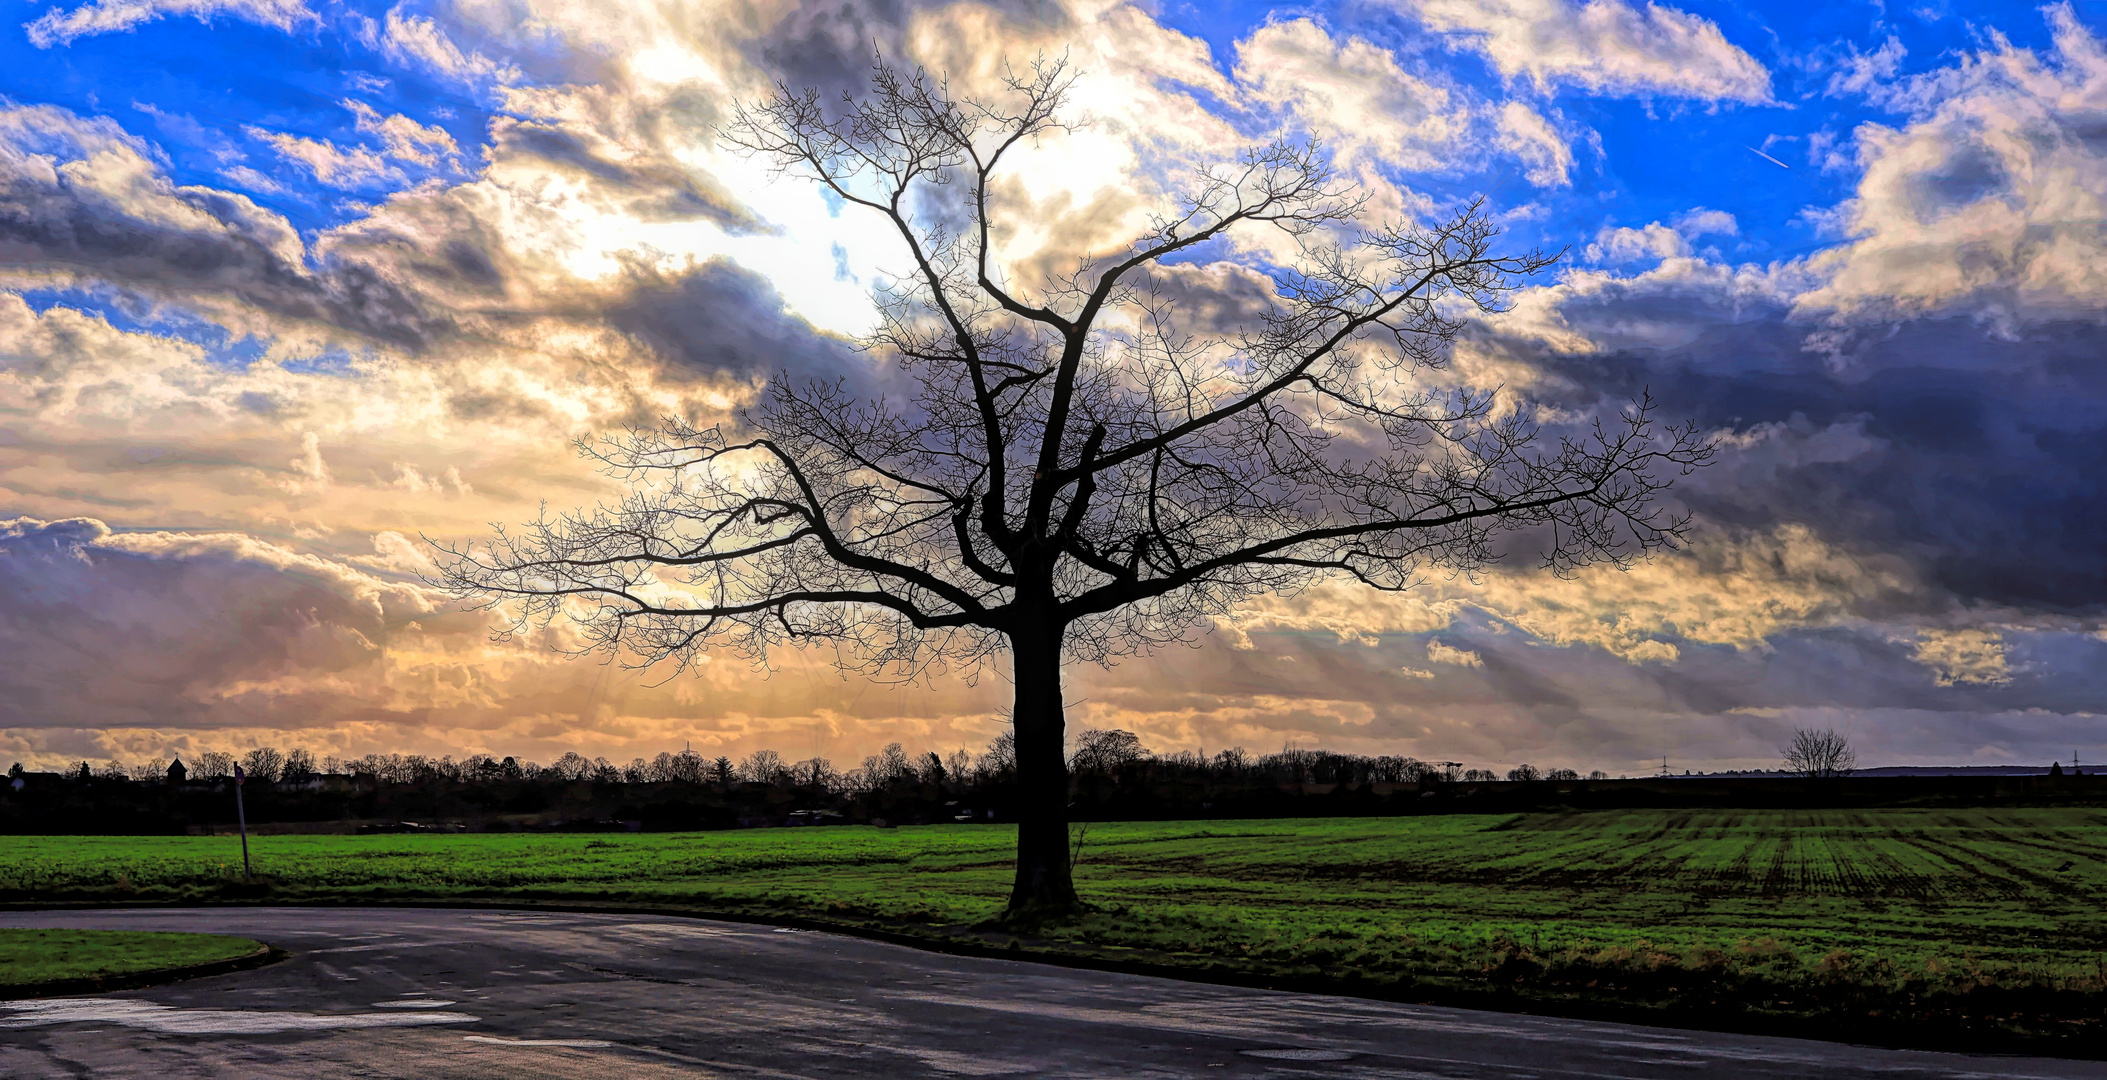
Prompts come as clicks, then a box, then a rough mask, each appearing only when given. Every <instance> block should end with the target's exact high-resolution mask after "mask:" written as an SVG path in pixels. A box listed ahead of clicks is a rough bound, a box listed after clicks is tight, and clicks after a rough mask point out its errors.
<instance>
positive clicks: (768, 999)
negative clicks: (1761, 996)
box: [0, 908, 2107, 1080]
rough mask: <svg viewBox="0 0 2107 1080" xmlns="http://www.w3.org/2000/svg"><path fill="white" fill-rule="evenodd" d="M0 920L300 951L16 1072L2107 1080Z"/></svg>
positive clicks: (1522, 1020) (901, 982)
mask: <svg viewBox="0 0 2107 1080" xmlns="http://www.w3.org/2000/svg"><path fill="white" fill-rule="evenodd" d="M0 925H6V926H57V927H98V928H108V929H140V930H204V931H214V932H222V933H232V934H240V935H243V936H246V937H253V938H256V939H258V940H260V941H266V942H269V943H271V944H273V945H277V946H279V947H281V948H284V949H288V950H290V951H291V952H292V953H293V954H294V955H293V958H292V959H291V960H289V961H286V962H284V963H280V964H275V965H272V966H270V967H267V968H262V969H259V970H255V971H246V972H238V973H235V974H231V975H222V976H216V977H212V978H206V979H194V980H191V981H188V982H182V983H176V984H173V985H169V986H163V987H157V988H153V989H148V990H139V991H131V992H125V993H118V994H109V995H102V996H96V997H77V998H59V999H46V1000H41V1001H9V1002H0V1077H5V1078H7V1080H44V1078H47V1077H49V1078H58V1077H65V1078H68V1080H72V1078H78V1077H94V1078H97V1080H101V1078H121V1077H150V1078H154V1080H175V1078H185V1077H284V1078H297V1080H308V1078H315V1080H328V1078H336V1077H401V1078H414V1080H433V1078H438V1077H491V1078H504V1080H519V1078H528V1077H588V1078H592V1080H614V1078H632V1077H634V1078H658V1077H741V1078H745V1077H761V1078H776V1080H792V1078H806V1077H812V1078H819V1077H851V1076H855V1077H916V1076H929V1077H959V1076H967V1077H984V1076H1019V1077H1023V1076H1038V1077H1206V1078H1227V1077H1281V1078H1286V1077H1323V1078H1349V1077H1350V1078H1357V1080H1358V1078H1376V1077H1382V1078H1386V1080H1392V1078H1441V1080H1466V1078H1480V1077H1486V1078H1494V1077H1496V1078H1501V1080H1520V1078H1525V1077H1526V1078H1554V1077H1559V1078H1563V1077H1576V1078H1577V1077H1586V1078H1590V1080H1607V1078H1615V1077H1632V1078H1639V1077H1646V1078H1653V1077H1676V1078H1688V1077H1705V1078H1707V1080H1711V1078H1727V1077H1735V1078H1740V1077H1751V1078H1753V1077H1762V1078H1781V1080H1782V1078H1792V1080H1805V1078H1814V1077H1824V1078H1826V1077H1865V1078H1875V1077H1877V1078H1879V1080H1920V1078H1922V1080H1932V1078H1936V1080H1959V1078H1963V1077H2107V1066H2103V1065H2101V1064H2099V1063H2093V1062H2079V1061H2054V1060H2042V1059H2033V1058H2011V1057H1968V1056H1962V1055H1954V1054H1931V1053H1909V1052H1898V1051H1889V1050H1878V1049H1868V1048H1862V1047H1851V1046H1841V1045H1836V1044H1830V1043H1818V1042H1803V1041H1798V1040H1792V1039H1772V1038H1756V1037H1752V1036H1743V1035H1715V1034H1707V1033H1703V1032H1689V1031H1674V1030H1668V1029H1661V1028H1644V1027H1633V1026H1627V1025H1619V1024H1602V1023H1590V1022H1584V1021H1575V1020H1547V1019H1541V1018H1536V1017H1526V1016H1508V1015H1503V1014H1498V1013H1485V1012H1472V1011H1469V1010H1463V1009H1441V1008H1431V1007H1425V1006H1412V1005H1388V1004H1382V1003H1379V1002H1369V1001H1360V1000H1355V999H1351V998H1329V997H1319V996H1314V995H1307V994H1287V993H1274V992H1270V991H1264V990H1244V989H1235V988H1225V987H1218V986H1206V985H1201V984H1196V983H1184V982H1176V981H1172V980H1168V979H1154V978H1144V977H1139V976H1127V975H1108V974H1103V973H1098V972H1090V971H1077V970H1072V969H1067V968H1057V967H1046V966H1041V965H1036V964H1030V963H1023V962H1009V961H1001V960H979V959H968V958H960V957H953V956H943V955H938V954H932V953H924V952H919V951H917V950H914V949H909V948H903V947H899V946H893V945H885V944H880V943H877V942H871V941H864V940H860V939H857V938H851V937H841V936H836V935H832V934H821V933H805V932H794V931H787V930H778V929H773V928H771V927H766V926H748V925H741V924H736V923H719V922H704V921H698V920H689V919H672V918H653V917H640V916H629V915H583V914H553V913H517V912H505V911H467V910H442V909H359V908H348V909H347V908H218V909H206V910H189V911H185V910H169V909H153V910H117V911H64V912H32V913H0Z"/></svg>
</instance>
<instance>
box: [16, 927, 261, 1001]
mask: <svg viewBox="0 0 2107 1080" xmlns="http://www.w3.org/2000/svg"><path fill="white" fill-rule="evenodd" d="M261 948H263V946H261V945H259V944H257V943H256V942H253V941H250V940H249V939H248V938H238V937H228V936H226V935H224V934H166V933H158V932H148V931H137V930H13V929H0V994H4V993H5V992H7V991H10V990H13V989H15V988H18V987H34V986H37V985H39V984H45V983H57V982H70V981H74V980H83V979H107V978H116V977H122V976H127V975H139V974H142V973H146V972H154V971H165V970H168V969H170V968H182V967H191V966H193V965H197V964H210V963H214V962H217V961H221V960H233V959H236V958H238V957H243V956H248V955H249V954H251V953H254V952H255V951H256V950H258V949H261Z"/></svg>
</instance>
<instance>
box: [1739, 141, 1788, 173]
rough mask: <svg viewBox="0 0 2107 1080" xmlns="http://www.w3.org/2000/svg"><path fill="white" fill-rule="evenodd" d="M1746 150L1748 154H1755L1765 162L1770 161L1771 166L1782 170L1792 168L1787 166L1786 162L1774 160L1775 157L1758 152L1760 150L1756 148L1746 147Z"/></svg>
mask: <svg viewBox="0 0 2107 1080" xmlns="http://www.w3.org/2000/svg"><path fill="white" fill-rule="evenodd" d="M1746 149H1747V150H1748V152H1749V153H1751V154H1754V155H1756V156H1757V157H1759V158H1762V159H1763V160H1765V161H1768V162H1770V163H1771V164H1773V165H1776V166H1777V167H1779V168H1781V169H1790V168H1792V166H1790V165H1787V164H1786V163H1784V162H1782V161H1779V160H1778V159H1777V158H1774V157H1772V156H1770V155H1769V154H1766V153H1764V152H1763V151H1761V150H1758V149H1756V148H1755V147H1753V146H1750V147H1746Z"/></svg>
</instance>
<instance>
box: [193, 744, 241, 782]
mask: <svg viewBox="0 0 2107 1080" xmlns="http://www.w3.org/2000/svg"><path fill="white" fill-rule="evenodd" d="M192 763H193V765H194V766H195V768H194V769H193V770H192V772H191V774H190V775H191V778H192V779H195V780H217V779H219V778H220V777H222V776H233V775H234V755H232V754H222V753H220V752H219V751H217V750H207V751H205V752H204V753H201V754H199V755H198V756H197V757H196V758H194V759H192Z"/></svg>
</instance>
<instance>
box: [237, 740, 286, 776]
mask: <svg viewBox="0 0 2107 1080" xmlns="http://www.w3.org/2000/svg"><path fill="white" fill-rule="evenodd" d="M284 769H285V755H284V754H283V753H280V752H279V750H278V748H277V747H275V746H259V747H257V748H256V749H254V750H251V751H249V752H248V753H247V754H244V755H243V756H242V759H241V771H242V772H244V773H247V774H248V776H249V779H251V780H262V781H264V782H266V783H270V782H272V781H275V780H277V779H278V774H279V773H280V772H282V771H284Z"/></svg>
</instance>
